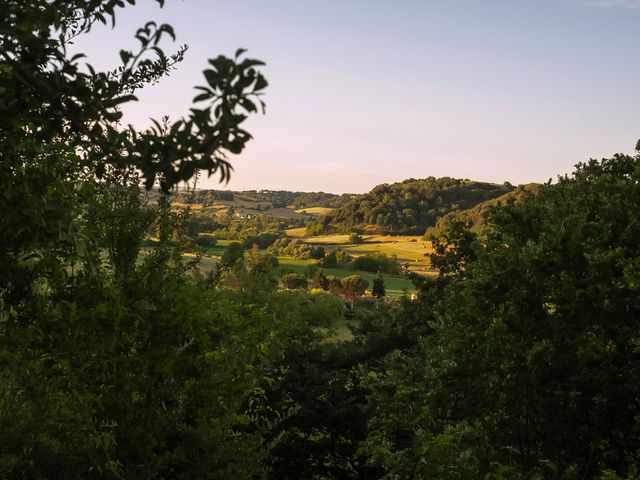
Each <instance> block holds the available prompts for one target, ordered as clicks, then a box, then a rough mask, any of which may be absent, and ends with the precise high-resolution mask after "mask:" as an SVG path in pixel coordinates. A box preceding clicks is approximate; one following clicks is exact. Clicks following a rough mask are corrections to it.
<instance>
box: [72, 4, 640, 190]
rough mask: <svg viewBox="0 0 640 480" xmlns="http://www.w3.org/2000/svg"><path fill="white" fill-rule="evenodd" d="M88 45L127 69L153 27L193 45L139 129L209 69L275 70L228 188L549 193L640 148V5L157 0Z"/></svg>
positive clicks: (135, 108) (141, 113) (83, 43)
mask: <svg viewBox="0 0 640 480" xmlns="http://www.w3.org/2000/svg"><path fill="white" fill-rule="evenodd" d="M137 3H138V5H136V6H135V7H133V8H132V7H128V8H126V9H124V10H122V11H120V12H119V14H118V17H117V20H116V27H115V28H114V29H111V28H98V29H95V30H94V31H93V32H92V33H91V34H90V35H88V36H86V38H80V39H78V41H77V42H76V48H77V49H79V50H81V51H84V52H85V53H87V54H88V56H89V60H88V61H89V63H91V64H93V65H94V66H97V67H101V68H113V67H116V66H118V65H119V56H118V51H119V49H121V48H127V49H134V48H135V46H136V45H137V42H136V41H135V40H134V38H133V35H134V34H135V31H136V29H137V28H139V27H140V26H142V25H144V23H145V22H146V21H149V20H153V21H156V22H159V23H169V24H171V25H172V26H173V27H174V29H175V31H176V35H177V43H176V44H172V43H171V42H170V41H169V42H166V43H164V45H163V47H164V50H165V52H170V51H171V50H172V49H176V48H177V46H178V45H179V44H187V45H188V46H189V49H188V52H187V56H186V58H185V60H184V61H183V62H182V63H181V64H179V65H178V68H177V70H176V71H174V72H173V73H172V74H171V76H170V77H168V78H164V79H163V80H162V81H161V82H160V83H159V84H158V85H153V86H149V87H146V88H145V89H144V90H143V91H141V92H138V97H139V102H137V103H136V104H134V105H132V106H130V107H128V108H127V110H126V111H125V121H126V122H128V123H132V124H133V125H135V126H136V127H138V128H140V129H144V128H146V127H147V126H148V125H150V118H160V117H161V116H163V115H169V117H170V118H171V119H174V120H176V119H178V118H180V117H182V116H185V115H187V114H188V111H189V108H190V107H191V106H192V103H191V100H192V99H193V97H194V96H195V94H196V92H195V90H194V89H193V87H195V86H196V85H203V84H205V82H204V79H203V76H202V70H204V69H205V68H206V67H207V64H206V62H207V59H208V58H213V57H216V56H218V55H219V54H225V55H227V56H231V55H233V53H234V52H235V50H236V49H237V48H239V47H242V48H246V49H248V56H250V57H252V58H258V59H261V60H263V61H265V62H266V64H267V65H266V67H264V69H263V71H264V73H265V76H266V77H267V79H268V81H269V84H270V85H269V87H268V89H267V93H266V95H265V98H264V99H265V101H266V103H267V111H266V115H264V116H263V115H258V116H255V117H252V118H251V119H250V120H248V121H247V124H246V126H247V129H248V130H249V131H250V132H251V134H252V135H253V137H254V139H253V140H252V141H251V143H250V144H249V145H248V147H247V149H246V150H245V151H244V152H243V153H242V154H241V155H240V156H237V157H232V158H231V163H232V165H233V167H234V173H233V175H232V179H231V181H230V182H229V183H228V184H227V185H220V184H218V180H217V178H213V177H212V178H210V179H207V178H206V176H205V177H204V178H202V179H201V180H200V182H199V185H198V186H199V187H200V188H224V189H232V190H245V189H257V190H259V189H283V190H298V191H325V192H334V193H344V192H350V193H362V192H366V191H368V190H370V189H371V188H372V187H373V186H375V185H377V184H380V183H392V182H395V181H401V180H404V179H407V178H425V177H428V176H435V177H440V176H450V177H456V178H469V179H473V180H480V181H489V182H496V183H502V182H505V181H509V182H511V183H513V184H522V183H529V182H545V181H548V180H549V179H553V178H556V176H557V175H561V174H565V173H570V172H571V171H572V170H573V166H574V165H575V164H576V163H578V162H581V161H586V160H588V159H589V158H602V157H609V156H611V155H612V154H614V153H618V152H620V153H633V151H634V147H635V145H636V141H637V140H638V138H640V88H639V86H640V61H638V60H639V59H640V0H500V1H498V0H446V1H443V0H434V1H431V0H394V1H391V0H233V1H230V0H226V1H219V0H166V4H165V6H164V8H162V9H160V8H158V6H157V3H156V2H155V1H152V0H138V2H137Z"/></svg>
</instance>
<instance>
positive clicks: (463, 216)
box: [425, 183, 541, 239]
mask: <svg viewBox="0 0 640 480" xmlns="http://www.w3.org/2000/svg"><path fill="white" fill-rule="evenodd" d="M540 187H541V185H540V184H539V183H529V184H526V185H521V186H519V187H517V188H516V189H515V190H512V191H510V192H508V193H505V194H504V195H501V196H499V197H496V198H492V199H490V200H485V201H484V202H481V203H479V204H477V205H475V206H474V207H471V208H469V209H467V210H462V211H455V212H450V213H448V214H446V215H444V216H442V217H440V218H439V219H438V221H437V222H436V224H435V226H433V227H429V228H427V231H426V233H425V237H426V238H427V239H435V238H438V237H439V236H440V235H441V234H442V232H443V231H445V230H446V229H447V228H448V227H450V226H451V225H453V224H455V223H463V224H464V225H466V226H467V227H469V228H470V230H471V231H472V232H474V233H480V232H481V231H482V230H483V229H484V228H485V227H486V225H487V215H488V214H489V212H490V211H491V208H493V207H495V206H498V205H504V204H506V203H509V202H520V201H522V200H523V199H524V198H525V197H526V196H527V195H535V194H536V193H538V191H539V190H540Z"/></svg>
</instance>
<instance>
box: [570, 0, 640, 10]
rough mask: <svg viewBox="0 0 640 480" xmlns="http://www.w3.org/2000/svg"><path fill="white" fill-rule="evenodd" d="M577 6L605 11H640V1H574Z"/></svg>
mask: <svg viewBox="0 0 640 480" xmlns="http://www.w3.org/2000/svg"><path fill="white" fill-rule="evenodd" d="M576 3H577V4H578V5H582V6H585V7H595V8H605V9H634V8H638V9H640V0H576Z"/></svg>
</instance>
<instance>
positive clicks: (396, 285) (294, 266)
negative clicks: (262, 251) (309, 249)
mask: <svg viewBox="0 0 640 480" xmlns="http://www.w3.org/2000/svg"><path fill="white" fill-rule="evenodd" d="M278 261H279V262H280V270H281V271H283V270H285V271H287V270H288V271H293V272H295V273H305V271H306V269H307V267H308V266H309V265H313V264H315V263H316V261H315V260H300V259H297V258H291V257H278ZM322 270H323V271H324V274H325V275H335V276H336V277H338V278H344V277H348V276H349V275H356V274H357V275H360V276H361V277H362V278H364V279H366V280H367V281H368V282H369V288H371V285H372V284H373V279H374V278H375V277H376V276H377V275H376V274H375V273H371V272H363V271H361V270H348V269H346V268H339V267H335V268H323V269H322ZM384 286H385V289H386V291H387V296H389V297H400V296H402V295H403V294H404V293H405V292H407V293H411V292H413V291H414V290H415V288H414V286H413V283H411V281H410V280H407V279H406V278H405V277H403V276H401V275H387V274H385V275H384Z"/></svg>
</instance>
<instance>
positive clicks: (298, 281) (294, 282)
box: [280, 273, 309, 290]
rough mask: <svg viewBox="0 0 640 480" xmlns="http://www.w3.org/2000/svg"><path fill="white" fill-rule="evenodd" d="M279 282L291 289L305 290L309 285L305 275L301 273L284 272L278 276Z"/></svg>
mask: <svg viewBox="0 0 640 480" xmlns="http://www.w3.org/2000/svg"><path fill="white" fill-rule="evenodd" d="M280 283H282V286H283V287H285V288H290V289H291V290H306V289H307V287H308V286H309V281H308V280H307V277H305V276H304V275H302V274H301V273H286V274H284V275H282V276H281V277H280Z"/></svg>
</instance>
